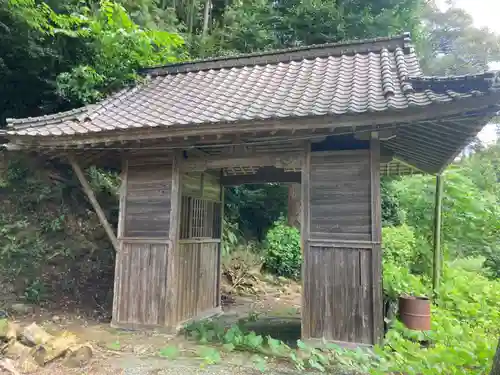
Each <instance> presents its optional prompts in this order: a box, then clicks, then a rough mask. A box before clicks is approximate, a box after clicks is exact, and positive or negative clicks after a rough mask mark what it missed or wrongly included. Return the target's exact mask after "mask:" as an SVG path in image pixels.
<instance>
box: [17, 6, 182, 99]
mask: <svg viewBox="0 0 500 375" xmlns="http://www.w3.org/2000/svg"><path fill="white" fill-rule="evenodd" d="M10 4H11V7H12V8H13V9H14V10H15V11H16V12H18V13H23V14H24V16H25V18H28V17H32V18H30V20H31V21H30V25H31V26H32V27H34V28H35V29H36V30H37V31H39V32H42V33H44V34H45V35H47V37H50V38H56V37H59V36H62V37H66V38H71V39H77V40H78V41H80V40H81V41H83V45H84V47H83V48H84V49H85V53H86V54H88V55H87V56H88V58H87V59H86V60H84V61H80V62H79V64H78V65H76V66H74V67H73V68H72V69H71V70H70V71H68V72H64V73H61V74H59V75H58V76H57V89H58V92H59V94H60V95H61V96H62V97H64V98H66V99H67V100H69V101H73V102H74V103H83V104H85V103H92V102H95V101H97V100H98V99H101V98H103V97H104V96H105V95H106V94H108V93H109V92H113V91H116V90H117V89H119V88H121V87H122V86H124V85H127V84H131V83H134V82H135V81H136V79H137V78H138V77H137V69H139V68H141V67H144V66H154V65H159V64H165V63H167V62H173V61H176V60H177V58H178V56H179V52H181V51H180V49H179V48H180V47H182V45H183V40H182V39H181V38H180V37H179V36H178V35H176V34H172V33H169V32H167V31H160V30H145V29H142V28H141V27H139V26H138V25H137V24H135V23H134V22H133V21H132V19H131V18H130V16H129V15H128V13H127V12H126V10H125V8H124V7H123V6H121V5H119V4H118V3H114V2H112V1H108V0H102V1H101V2H100V7H99V8H98V9H97V10H92V9H90V8H87V7H82V8H79V9H78V10H77V13H72V14H58V13H56V12H54V11H53V10H52V9H51V8H50V7H49V6H48V5H47V4H45V3H41V4H35V2H34V1H31V0H22V1H21V0H11V1H10Z"/></svg>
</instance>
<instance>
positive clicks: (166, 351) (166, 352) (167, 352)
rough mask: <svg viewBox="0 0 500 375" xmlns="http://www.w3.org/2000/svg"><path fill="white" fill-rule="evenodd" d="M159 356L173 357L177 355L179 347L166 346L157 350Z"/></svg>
mask: <svg viewBox="0 0 500 375" xmlns="http://www.w3.org/2000/svg"><path fill="white" fill-rule="evenodd" d="M158 354H159V356H160V357H163V358H168V359H175V358H177V357H178V356H179V348H178V347H177V346H173V345H171V346H166V347H164V348H162V349H160V351H159V352H158Z"/></svg>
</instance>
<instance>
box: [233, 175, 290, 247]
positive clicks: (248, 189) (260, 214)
mask: <svg viewBox="0 0 500 375" xmlns="http://www.w3.org/2000/svg"><path fill="white" fill-rule="evenodd" d="M287 198H288V188H287V187H286V186H282V185H279V184H266V185H248V186H247V185H243V186H238V187H234V188H229V189H226V195H225V200H226V202H225V211H224V212H225V214H226V218H227V220H228V221H229V222H232V223H237V224H238V231H239V232H240V233H241V234H242V235H243V236H244V237H245V238H247V239H253V238H255V239H257V240H263V239H264V236H265V234H266V232H267V230H268V229H269V228H270V227H271V226H272V225H273V223H274V222H275V221H276V220H279V218H280V217H281V216H282V215H286V213H287V209H288V206H287Z"/></svg>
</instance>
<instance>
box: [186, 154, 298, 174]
mask: <svg viewBox="0 0 500 375" xmlns="http://www.w3.org/2000/svg"><path fill="white" fill-rule="evenodd" d="M302 159H303V156H302V155H301V154H300V153H299V152H279V153H278V152H275V153H250V152H248V153H237V154H235V155H217V156H207V157H205V158H196V159H189V158H188V159H187V160H184V161H183V162H182V170H183V171H204V170H207V169H221V168H230V167H235V166H238V167H272V166H276V167H281V168H301V166H302Z"/></svg>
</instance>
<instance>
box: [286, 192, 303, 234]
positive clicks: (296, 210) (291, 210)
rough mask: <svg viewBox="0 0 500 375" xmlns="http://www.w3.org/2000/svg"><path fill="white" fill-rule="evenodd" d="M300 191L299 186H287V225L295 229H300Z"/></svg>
mask: <svg viewBox="0 0 500 375" xmlns="http://www.w3.org/2000/svg"><path fill="white" fill-rule="evenodd" d="M300 189H301V186H300V184H291V185H290V186H288V225H290V226H291V227H295V228H297V229H300V215H301V194H300Z"/></svg>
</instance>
